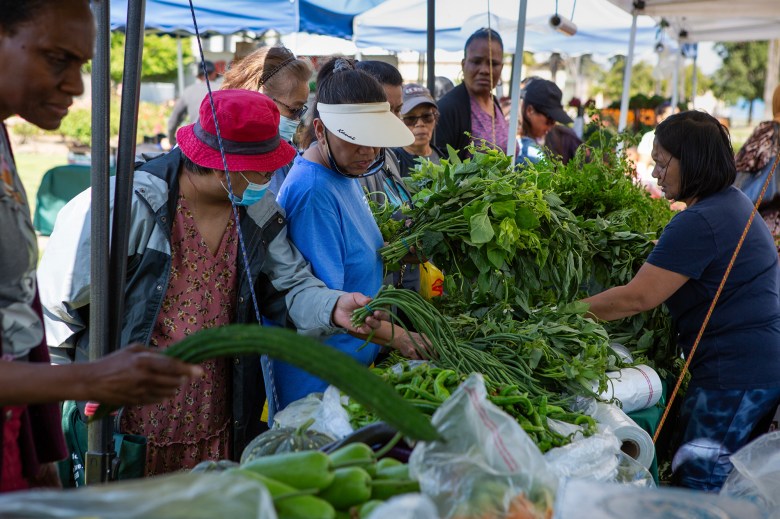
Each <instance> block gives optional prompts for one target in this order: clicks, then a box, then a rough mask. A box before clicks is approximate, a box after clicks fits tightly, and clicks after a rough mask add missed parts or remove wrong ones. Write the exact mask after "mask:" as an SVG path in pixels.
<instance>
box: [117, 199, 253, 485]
mask: <svg viewBox="0 0 780 519" xmlns="http://www.w3.org/2000/svg"><path fill="white" fill-rule="evenodd" d="M237 245H238V236H237V233H236V227H235V222H234V221H233V219H232V217H231V219H230V220H229V222H228V225H227V228H226V230H225V234H224V235H223V236H222V242H221V243H220V245H219V249H218V250H217V253H216V254H212V253H211V251H210V250H209V248H208V247H207V246H206V243H205V241H204V240H203V237H202V236H201V234H200V232H199V231H198V228H197V226H196V225H195V220H194V218H193V214H192V211H191V210H190V208H189V207H188V204H187V200H186V199H185V198H184V196H181V195H180V196H179V201H178V204H177V206H176V217H175V221H174V223H173V229H172V231H171V274H170V278H169V281H168V289H167V291H166V293H165V298H164V299H163V304H162V308H161V309H160V313H159V315H158V316H157V322H156V324H155V326H154V330H153V332H152V338H151V341H150V346H151V347H157V348H160V349H165V348H167V347H168V346H170V345H171V344H173V343H175V342H177V341H180V340H181V339H183V338H185V337H186V336H188V335H190V334H191V333H194V332H196V331H198V330H200V329H204V328H214V327H218V326H223V325H226V324H229V323H230V322H232V321H233V318H234V313H235V312H234V306H235V301H236V290H237V286H236V285H237V277H236V266H237V257H238V254H237V250H238V249H237ZM202 367H203V369H204V375H203V377H201V378H200V380H196V381H193V382H191V383H190V385H189V386H188V387H186V388H185V389H184V390H183V391H182V390H181V389H179V390H178V391H177V393H176V396H175V397H174V398H173V399H171V400H168V401H165V402H162V403H159V404H152V405H143V406H133V407H127V408H125V410H124V414H123V416H122V431H123V432H128V433H133V434H141V435H144V436H146V437H147V440H148V447H147V449H148V450H147V455H146V475H147V476H152V475H156V474H164V473H168V472H175V471H178V470H182V469H190V468H192V467H194V466H195V465H196V464H198V463H199V462H201V461H203V460H218V459H227V458H229V457H230V431H231V429H230V420H231V402H230V384H231V365H230V362H229V360H228V359H217V360H212V361H207V362H205V363H203V365H202Z"/></svg>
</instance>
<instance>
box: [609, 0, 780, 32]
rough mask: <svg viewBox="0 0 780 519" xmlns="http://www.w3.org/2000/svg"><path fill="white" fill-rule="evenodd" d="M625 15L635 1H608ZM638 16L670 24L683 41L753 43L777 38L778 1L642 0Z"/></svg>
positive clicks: (779, 7)
mask: <svg viewBox="0 0 780 519" xmlns="http://www.w3.org/2000/svg"><path fill="white" fill-rule="evenodd" d="M610 2H612V3H613V4H615V5H617V6H619V7H620V8H621V9H623V10H624V11H626V12H629V13H630V12H631V11H632V10H633V9H634V8H635V5H634V4H635V3H637V2H636V1H635V0H610ZM642 3H643V4H644V8H640V9H639V10H638V12H639V13H640V14H643V15H649V16H652V17H654V18H656V19H658V20H660V19H661V18H664V19H665V20H666V21H667V22H669V24H670V27H669V32H671V35H672V36H673V37H674V38H678V37H679V35H680V33H681V32H683V31H684V33H687V36H686V37H685V41H689V42H699V41H755V40H769V39H774V38H780V1H778V0H674V1H671V0H644V2H642Z"/></svg>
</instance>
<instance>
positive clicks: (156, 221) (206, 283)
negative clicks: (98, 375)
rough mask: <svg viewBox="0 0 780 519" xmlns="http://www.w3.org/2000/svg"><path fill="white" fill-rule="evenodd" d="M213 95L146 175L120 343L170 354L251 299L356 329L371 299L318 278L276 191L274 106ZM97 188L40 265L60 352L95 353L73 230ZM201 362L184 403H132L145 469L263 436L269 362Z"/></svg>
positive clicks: (84, 239) (310, 320)
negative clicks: (290, 234) (292, 234)
mask: <svg viewBox="0 0 780 519" xmlns="http://www.w3.org/2000/svg"><path fill="white" fill-rule="evenodd" d="M213 100H214V105H213V108H212V105H211V103H210V100H209V98H208V97H207V98H206V99H204V101H203V103H202V104H201V108H200V119H199V122H197V123H195V124H191V125H189V126H185V127H182V128H180V129H179V131H178V133H177V139H178V143H179V146H178V147H177V148H174V149H173V150H171V151H170V152H169V153H167V154H165V155H162V156H160V157H157V158H154V159H152V160H150V161H149V162H146V163H144V164H141V165H140V166H138V167H137V169H136V171H135V177H134V189H133V192H134V197H133V202H132V222H131V228H130V233H129V234H130V238H129V240H130V241H129V243H130V257H128V279H127V293H126V297H125V321H124V323H123V325H122V338H123V341H122V342H123V343H127V342H133V341H137V342H142V343H146V344H149V345H151V346H153V347H156V348H160V349H164V348H166V347H167V346H169V345H170V344H173V343H174V342H176V341H178V340H180V339H182V338H184V337H186V336H187V335H189V334H191V333H193V332H195V331H197V330H200V329H203V328H212V327H217V326H222V325H225V324H228V323H255V322H257V314H256V313H255V309H254V306H253V303H252V300H253V295H254V294H256V295H257V302H258V304H259V307H260V311H261V312H262V313H263V315H264V316H266V317H269V318H272V319H274V320H275V321H277V322H281V323H289V324H291V325H292V326H295V327H296V328H297V329H298V330H299V332H301V333H305V334H309V335H317V334H323V333H337V332H344V331H346V330H345V329H351V328H350V321H349V319H350V316H351V313H352V311H353V310H354V309H356V308H358V307H360V306H363V305H365V304H366V303H368V302H369V301H370V298H368V297H367V296H364V295H362V294H360V293H356V292H353V293H346V292H343V291H337V290H330V289H328V288H327V287H326V286H325V284H324V283H323V282H322V281H320V280H319V279H317V278H315V277H314V276H313V275H312V272H311V269H310V267H309V265H308V264H307V263H306V261H305V260H304V258H303V256H301V254H300V253H299V252H298V250H297V249H296V248H295V247H294V246H293V245H292V244H291V243H290V241H288V239H287V227H286V218H285V215H284V212H283V211H282V210H281V208H280V207H279V206H278V205H277V204H276V201H275V199H274V196H273V195H267V196H266V189H267V185H268V181H269V179H270V177H271V176H272V175H273V173H272V172H273V171H274V170H275V169H276V168H278V167H279V166H280V165H282V164H285V163H287V162H289V161H290V160H291V159H292V157H293V156H294V155H295V151H294V150H293V148H292V147H291V146H290V145H289V144H288V143H287V142H286V141H285V140H284V139H281V138H280V137H279V132H278V124H279V111H278V109H277V108H276V105H275V104H274V102H273V101H272V100H271V99H270V98H269V97H267V96H265V95H263V94H260V93H258V92H252V91H248V90H221V91H218V92H214V93H213ZM215 115H216V117H215ZM217 127H219V133H217ZM220 148H221V149H222V150H223V151H224V160H223V155H222V153H221V151H220ZM226 167H227V170H228V171H229V173H228V174H226V173H225V169H226ZM228 175H229V176H228ZM89 196H90V194H89V192H85V193H82V194H81V195H79V196H78V197H76V198H75V199H74V200H73V201H71V202H70V203H69V204H68V205H67V206H66V207H65V208H64V209H63V210H62V212H61V213H60V216H59V217H58V220H57V225H56V227H55V229H54V233H53V234H52V236H51V239H50V242H49V245H48V247H47V250H46V255H45V256H44V258H43V260H42V263H41V276H42V277H43V278H44V279H48V278H52V279H58V280H59V282H58V283H52V287H54V288H53V289H52V290H50V291H48V292H47V293H46V294H45V296H44V305H45V307H46V309H47V314H48V318H47V320H46V326H47V329H48V330H50V335H49V344H50V347H51V351H52V352H54V354H55V356H56V357H57V358H59V359H60V360H62V359H65V361H72V360H80V359H82V358H83V357H84V355H85V353H86V351H87V349H86V348H87V340H88V333H87V332H88V330H87V326H88V325H87V323H86V322H84V321H83V320H82V318H81V315H82V313H83V310H84V305H86V303H87V302H88V300H89V289H90V286H89V275H88V274H89V272H88V269H89V267H88V265H84V262H83V261H79V259H78V258H84V257H88V255H87V253H88V250H89V239H90V233H89V232H86V233H80V234H77V233H76V232H74V229H83V228H85V226H88V225H89V209H88V208H89V203H90V202H89ZM234 205H235V206H238V207H237V209H238V213H239V215H240V229H241V233H242V235H243V238H244V240H245V242H244V245H245V253H246V258H247V261H248V265H247V264H245V263H244V261H243V259H242V257H243V256H244V251H242V246H241V243H240V242H239V236H238V229H237V227H236V223H235V220H234V219H233V206H234ZM85 267H86V268H85ZM250 280H252V282H253V287H250ZM252 288H253V289H254V290H253V291H252ZM74 294H76V295H77V296H75V297H74V296H73V295H74ZM377 317H378V316H377ZM369 327H379V322H378V320H377V319H374V318H372V319H371V321H370V322H369V324H368V326H365V327H363V328H362V329H360V330H357V331H358V332H362V333H367V332H369V331H370V329H369ZM353 331H355V330H353ZM202 367H203V369H204V372H205V375H204V376H203V377H201V378H200V379H199V380H197V381H195V382H193V383H191V384H189V385H188V386H185V388H184V389H183V390H182V391H180V392H179V393H178V394H177V395H176V397H174V398H173V399H170V400H167V401H164V402H163V403H161V404H159V405H156V406H129V407H125V409H124V412H123V414H122V417H121V421H120V424H121V430H122V432H125V433H132V434H139V435H144V436H146V437H147V440H148V453H147V466H146V473H147V475H153V474H160V473H165V472H172V471H178V470H181V469H183V468H191V467H193V466H194V465H196V464H197V463H198V462H200V461H202V460H207V459H224V458H233V459H236V458H238V456H240V455H241V451H242V450H243V448H244V446H245V445H246V443H247V442H248V441H249V440H251V439H252V438H254V437H255V436H256V435H257V434H259V433H260V432H261V412H262V407H263V402H264V400H265V395H264V394H263V387H264V381H263V380H262V377H261V373H262V370H261V366H260V359H259V357H258V356H252V357H240V358H239V357H237V358H235V359H219V360H213V361H208V362H206V363H204V364H203V365H202ZM265 384H266V385H267V384H269V381H267V380H266V381H265ZM204 410H205V411H204Z"/></svg>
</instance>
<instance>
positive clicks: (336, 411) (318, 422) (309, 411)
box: [274, 386, 354, 440]
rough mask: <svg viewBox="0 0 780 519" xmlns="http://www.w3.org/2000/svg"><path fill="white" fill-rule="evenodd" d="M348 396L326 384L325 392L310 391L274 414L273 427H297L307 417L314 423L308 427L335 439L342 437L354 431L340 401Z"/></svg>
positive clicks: (307, 419) (306, 419) (304, 421)
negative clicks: (312, 419)
mask: <svg viewBox="0 0 780 519" xmlns="http://www.w3.org/2000/svg"><path fill="white" fill-rule="evenodd" d="M347 398H348V397H346V396H343V395H341V392H340V391H339V390H338V388H336V387H335V386H328V388H327V389H326V390H325V393H324V394H323V393H312V394H311V395H308V396H306V397H304V398H301V399H300V400H296V401H295V402H292V403H291V404H290V405H288V406H287V407H285V408H284V409H282V410H281V411H279V412H278V413H276V415H274V427H292V428H293V429H297V428H298V427H300V426H301V425H303V424H304V423H306V422H307V421H309V419H311V418H314V423H312V424H311V426H309V429H311V430H314V431H318V432H321V433H323V434H327V435H328V436H330V437H331V438H333V439H335V440H339V439H341V438H344V437H345V436H347V435H349V434H351V433H352V432H354V428H353V427H352V425H350V423H349V415H348V414H347V411H346V410H345V409H344V407H343V405H342V403H343V402H347V401H348V400H343V401H342V399H347Z"/></svg>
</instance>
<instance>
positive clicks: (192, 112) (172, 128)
mask: <svg viewBox="0 0 780 519" xmlns="http://www.w3.org/2000/svg"><path fill="white" fill-rule="evenodd" d="M211 88H212V89H214V90H216V86H215V85H214V84H213V83H212V85H211ZM208 93H209V89H208V87H207V86H206V81H205V80H203V79H200V78H198V79H197V80H195V82H194V83H193V84H191V85H190V86H188V87H187V88H185V89H184V90H183V91H182V93H181V97H180V98H179V99H177V100H176V104H174V105H173V111H172V112H171V116H170V117H169V118H168V140H169V141H170V144H171V146H173V145H174V144H176V129H177V128H178V127H179V126H180V125H181V123H182V122H183V121H184V117H185V116H186V117H187V119H188V120H189V122H191V123H194V122H196V121H197V120H198V118H199V117H200V105H201V103H202V102H203V98H204V97H206V95H207V94H208Z"/></svg>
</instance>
